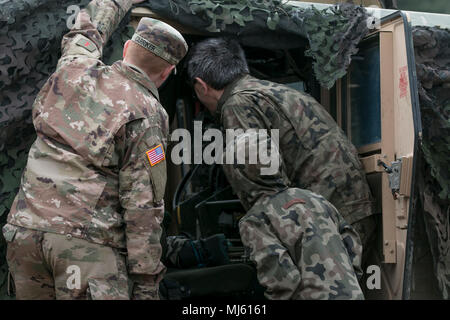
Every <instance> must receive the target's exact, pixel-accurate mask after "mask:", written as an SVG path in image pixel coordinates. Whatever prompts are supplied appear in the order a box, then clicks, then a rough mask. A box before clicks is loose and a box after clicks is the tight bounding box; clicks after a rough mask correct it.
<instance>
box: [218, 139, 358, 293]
mask: <svg viewBox="0 0 450 320" xmlns="http://www.w3.org/2000/svg"><path fill="white" fill-rule="evenodd" d="M250 134H251V133H244V134H241V135H239V136H238V137H237V138H236V140H235V141H227V148H229V147H230V146H233V147H234V148H235V151H236V154H245V161H244V163H238V162H237V157H235V161H234V164H225V165H223V169H224V172H225V175H226V177H227V179H228V181H229V182H230V184H231V187H232V188H233V190H235V191H236V193H237V194H238V196H239V197H242V198H241V201H242V200H243V201H246V200H247V197H246V196H247V195H248V194H246V193H244V192H242V190H251V194H252V199H255V201H254V202H251V205H252V206H251V207H250V208H249V210H248V211H247V213H246V215H245V216H244V217H243V218H241V220H240V221H239V232H240V235H241V239H242V242H243V244H244V245H245V246H246V247H247V248H248V249H249V251H250V258H251V259H252V260H253V261H254V262H255V263H256V267H257V275H258V280H259V282H260V283H261V285H263V286H264V287H265V288H266V292H265V295H266V296H267V297H268V298H269V299H283V300H287V299H314V300H317V299H363V298H364V297H363V294H362V291H361V288H360V286H359V284H358V277H360V276H361V275H362V270H361V255H362V245H361V240H360V238H359V236H358V234H357V233H356V231H355V230H354V229H353V228H352V227H351V226H350V225H349V224H348V223H347V222H346V221H345V220H344V219H343V218H342V216H341V215H340V213H339V212H338V211H337V210H336V208H335V207H334V206H333V205H332V204H331V203H329V202H328V201H327V200H326V199H324V198H323V197H322V196H319V195H317V194H314V193H312V192H311V191H308V190H302V189H298V188H288V183H289V181H288V179H287V177H286V175H285V171H283V170H281V168H280V169H278V170H276V171H275V172H274V173H273V174H271V175H264V176H263V177H262V176H261V172H260V170H261V168H263V167H264V166H265V165H263V164H261V163H260V162H257V163H256V164H252V163H250V161H249V158H250V155H249V153H248V151H249V149H250V145H249V143H248V140H249V135H250ZM267 139H268V140H269V139H271V138H267ZM257 143H258V146H259V147H261V145H262V144H265V143H266V141H264V138H263V139H260V141H258V142H257ZM269 152H270V153H274V154H275V155H276V154H278V153H279V149H278V147H277V146H276V144H274V145H272V147H271V148H270V150H269ZM244 197H245V198H244Z"/></svg>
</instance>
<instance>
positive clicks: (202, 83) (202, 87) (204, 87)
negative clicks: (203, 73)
mask: <svg viewBox="0 0 450 320" xmlns="http://www.w3.org/2000/svg"><path fill="white" fill-rule="evenodd" d="M195 81H196V82H197V83H198V84H199V86H200V90H201V92H202V94H204V95H206V92H208V89H209V86H208V85H207V84H206V82H205V81H203V80H202V79H201V78H199V77H196V78H195Z"/></svg>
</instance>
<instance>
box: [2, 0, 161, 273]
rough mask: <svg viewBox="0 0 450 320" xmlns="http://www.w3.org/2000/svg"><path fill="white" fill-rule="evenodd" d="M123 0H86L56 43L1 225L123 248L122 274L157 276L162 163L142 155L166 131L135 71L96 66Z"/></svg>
mask: <svg viewBox="0 0 450 320" xmlns="http://www.w3.org/2000/svg"><path fill="white" fill-rule="evenodd" d="M130 8H131V1H130V0H116V1H112V0H94V1H92V2H91V3H90V4H89V5H88V6H87V8H86V9H85V10H82V11H80V14H79V15H78V18H77V19H78V20H77V21H78V23H79V25H78V28H77V25H75V27H74V28H73V29H72V30H71V31H70V32H69V33H67V34H66V35H65V36H64V38H63V40H62V56H61V58H60V60H59V62H58V65H57V69H56V71H55V73H54V74H53V75H52V76H51V77H50V78H49V80H48V81H47V82H46V84H45V85H44V87H43V88H42V89H41V91H40V93H39V94H38V96H37V98H36V100H35V103H34V105H33V123H34V127H35V129H36V132H37V136H38V137H37V139H36V141H35V142H34V144H33V145H32V147H31V149H30V153H29V156H28V163H27V166H26V168H25V171H24V173H23V176H22V181H21V186H20V190H19V193H18V195H17V196H16V198H15V200H14V203H13V205H12V209H11V211H10V213H9V216H8V222H9V223H10V224H13V225H17V226H22V227H25V228H29V229H35V230H40V231H45V232H52V233H58V234H66V235H67V237H68V238H70V237H72V236H73V237H78V238H82V239H86V240H88V241H91V242H94V243H98V244H103V245H107V246H111V247H116V248H126V249H127V250H128V271H129V272H130V273H134V274H146V275H147V274H158V273H160V272H161V270H163V269H164V265H162V263H161V262H160V256H161V245H160V236H161V227H160V223H161V221H162V218H163V212H164V202H163V195H164V188H165V183H166V163H165V160H163V161H160V162H159V163H157V164H154V165H150V163H149V159H147V155H146V152H147V151H148V150H150V149H152V148H154V147H156V146H159V145H160V144H162V146H161V147H162V148H165V145H166V143H167V134H168V117H167V113H166V112H165V110H164V109H163V107H162V106H161V105H160V103H159V100H158V99H159V98H158V91H157V89H156V87H155V85H154V83H153V82H152V81H151V80H150V78H149V77H148V76H147V75H146V74H145V73H144V72H142V71H139V69H138V68H136V67H134V66H130V65H127V64H125V63H123V62H122V61H118V62H116V63H114V64H113V65H112V66H106V65H104V64H103V63H102V62H101V61H100V58H101V55H102V49H103V47H104V45H105V43H106V42H107V40H108V38H109V36H110V35H111V34H112V32H113V31H114V29H115V28H116V27H117V25H118V23H119V22H120V21H121V19H122V18H123V17H124V15H125V14H126V12H127V11H128V10H129V9H130Z"/></svg>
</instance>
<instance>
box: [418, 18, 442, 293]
mask: <svg viewBox="0 0 450 320" xmlns="http://www.w3.org/2000/svg"><path fill="white" fill-rule="evenodd" d="M413 40H414V50H415V58H416V69H417V77H418V80H419V84H418V87H419V88H418V89H419V99H420V111H421V116H422V127H423V142H422V151H423V157H424V159H425V161H421V163H422V166H421V167H420V168H419V170H420V173H421V175H422V176H421V178H420V179H419V192H420V198H421V200H422V201H421V202H422V204H423V209H424V222H425V228H426V232H427V235H428V240H429V242H430V246H431V248H430V249H431V254H432V256H433V262H434V270H435V274H436V278H437V280H438V284H439V288H440V290H441V292H442V295H443V298H444V299H449V298H450V238H449V236H450V223H449V215H450V170H449V169H448V166H449V163H450V30H447V29H441V28H438V27H434V28H431V27H416V28H414V29H413Z"/></svg>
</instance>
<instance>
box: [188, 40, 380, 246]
mask: <svg viewBox="0 0 450 320" xmlns="http://www.w3.org/2000/svg"><path fill="white" fill-rule="evenodd" d="M187 68H188V77H189V80H190V81H191V82H192V85H193V86H194V90H195V92H196V94H197V97H198V98H199V100H200V101H201V102H202V103H203V105H205V107H206V108H207V109H208V110H209V111H210V112H211V113H213V114H214V115H215V116H216V117H217V119H218V120H219V121H220V124H221V125H222V126H223V129H243V130H247V129H266V130H268V131H270V130H271V129H277V130H279V148H280V166H281V169H282V171H283V172H285V174H286V176H287V178H288V179H289V184H288V185H289V186H290V187H296V188H300V189H306V190H310V191H312V192H314V193H317V194H319V195H321V196H323V197H324V198H325V199H327V200H328V201H330V202H331V203H332V204H333V205H334V206H335V207H336V208H337V209H338V211H339V212H340V213H341V214H342V216H343V217H344V218H345V220H346V221H347V222H348V223H350V224H351V225H353V226H354V227H355V229H356V230H357V231H358V232H359V234H360V237H361V240H362V243H363V247H365V245H366V244H367V243H368V241H369V239H370V237H371V235H372V234H373V231H374V229H375V222H374V216H373V214H374V211H373V200H372V196H371V192H370V189H369V185H368V183H367V180H366V177H365V173H364V170H363V168H362V164H361V162H360V161H359V158H358V154H357V151H356V148H355V147H354V146H353V145H352V143H351V142H350V141H349V139H348V138H347V137H346V136H345V134H344V132H343V131H342V130H341V129H340V128H339V127H338V125H337V124H336V122H335V121H334V120H333V118H332V117H331V116H330V114H328V113H327V111H326V110H325V109H324V108H323V107H322V106H321V105H320V104H319V103H318V102H317V101H316V100H314V99H313V98H312V97H311V96H309V95H308V94H306V93H302V92H298V91H296V90H294V89H291V88H289V87H287V86H284V85H280V84H277V83H273V82H270V81H263V80H259V79H256V78H254V77H252V76H250V75H249V69H248V66H247V62H246V60H245V56H244V52H243V50H242V48H241V47H240V46H239V44H238V43H237V42H236V41H233V40H230V39H221V38H211V39H207V40H204V41H202V42H200V43H198V44H197V45H196V46H195V47H194V48H192V49H191V51H190V54H189V59H188V65H187ZM260 179H261V180H264V179H266V177H264V176H263V177H260ZM252 192H253V190H242V194H239V193H238V196H239V198H240V199H241V201H242V204H243V206H244V208H245V209H247V210H248V209H249V208H250V207H251V206H250V205H249V203H248V201H247V200H245V199H251V198H252V195H253V194H252ZM242 199H244V200H242Z"/></svg>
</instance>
